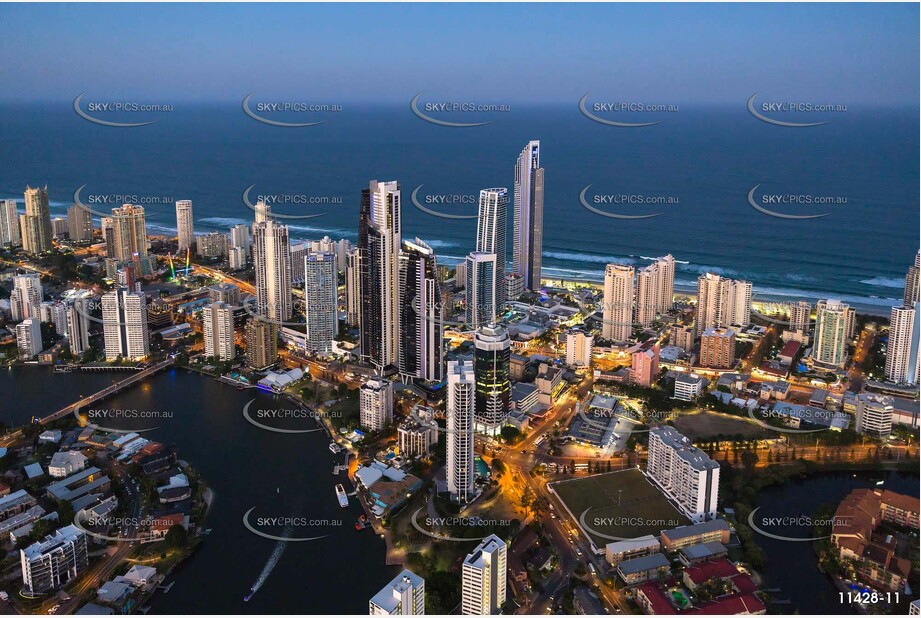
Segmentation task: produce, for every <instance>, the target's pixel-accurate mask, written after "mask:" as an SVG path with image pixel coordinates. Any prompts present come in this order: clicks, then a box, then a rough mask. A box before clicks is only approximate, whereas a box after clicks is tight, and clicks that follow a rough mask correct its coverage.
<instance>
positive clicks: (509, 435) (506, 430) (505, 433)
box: [501, 425, 521, 444]
mask: <svg viewBox="0 0 921 618" xmlns="http://www.w3.org/2000/svg"><path fill="white" fill-rule="evenodd" d="M501 433H502V439H503V440H505V441H506V442H507V443H509V444H514V443H515V442H517V441H518V438H519V436H521V432H520V431H518V428H517V427H512V426H511V425H505V426H504V427H503V428H502V429H501Z"/></svg>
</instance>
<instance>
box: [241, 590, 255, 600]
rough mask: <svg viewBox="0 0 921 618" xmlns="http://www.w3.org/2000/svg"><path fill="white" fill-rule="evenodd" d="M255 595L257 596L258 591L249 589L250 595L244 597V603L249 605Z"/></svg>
mask: <svg viewBox="0 0 921 618" xmlns="http://www.w3.org/2000/svg"><path fill="white" fill-rule="evenodd" d="M254 594H256V590H255V589H253V588H250V589H249V594H247V595H246V596H245V597H243V602H244V603H248V602H249V600H250V599H252V598H253V595H254Z"/></svg>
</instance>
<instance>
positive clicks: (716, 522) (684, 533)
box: [660, 519, 732, 552]
mask: <svg viewBox="0 0 921 618" xmlns="http://www.w3.org/2000/svg"><path fill="white" fill-rule="evenodd" d="M731 532H732V531H731V529H730V528H729V524H727V523H726V521H725V520H723V519H713V520H711V521H705V522H703V523H700V524H690V525H688V526H681V527H679V528H672V529H671V530H663V531H662V534H661V536H660V538H661V540H662V547H663V549H664V550H665V551H666V552H673V551H678V550H679V549H681V548H683V547H690V546H691V545H698V544H700V543H709V542H711V541H718V542H720V543H722V544H723V545H727V544H728V543H729V537H730V534H731Z"/></svg>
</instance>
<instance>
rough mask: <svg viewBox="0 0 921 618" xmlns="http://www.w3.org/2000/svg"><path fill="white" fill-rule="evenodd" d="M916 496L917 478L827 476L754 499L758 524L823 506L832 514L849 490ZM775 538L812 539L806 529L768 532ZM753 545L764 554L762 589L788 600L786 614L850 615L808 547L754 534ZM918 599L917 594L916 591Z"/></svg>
mask: <svg viewBox="0 0 921 618" xmlns="http://www.w3.org/2000/svg"><path fill="white" fill-rule="evenodd" d="M881 480H882V481H884V483H883V485H882V488H884V489H889V490H892V491H895V492H898V493H902V494H906V495H910V496H918V475H917V474H909V473H905V472H893V471H880V472H858V473H856V475H855V474H854V473H852V472H829V473H823V474H819V475H816V476H811V477H808V478H805V479H795V480H789V481H785V482H784V483H783V484H781V485H775V486H771V487H768V488H766V489H764V490H763V491H762V492H761V493H760V494H759V495H758V501H757V503H756V506H757V507H759V510H758V512H757V515H756V522H760V521H763V520H764V518H773V517H789V518H793V517H799V516H803V515H805V516H807V517H812V516H813V515H814V514H815V513H816V512H817V511H818V509H820V507H822V506H823V505H827V506H830V507H831V509H832V512H833V511H834V509H835V508H836V507H837V505H838V504H839V503H840V502H841V500H843V499H844V497H845V496H847V495H848V494H849V493H850V492H851V491H852V490H854V489H858V488H867V487H876V483H877V482H878V481H881ZM769 531H770V532H771V533H773V534H777V535H782V536H790V537H793V538H806V537H812V536H815V535H814V534H813V533H812V530H811V529H809V528H808V527H806V526H799V525H795V524H792V525H788V526H786V527H782V526H778V527H771V528H770V530H769ZM755 541H756V542H757V543H758V545H759V546H761V548H762V549H763V550H764V557H765V562H766V565H765V567H764V568H763V569H762V570H761V573H762V575H763V576H764V579H765V582H764V587H765V588H780V591H779V592H776V593H775V596H776V597H777V598H778V599H790V600H791V601H792V605H790V606H782V607H784V613H792V612H793V610H797V611H798V612H799V613H801V614H853V613H856V612H855V611H854V610H853V608H852V607H850V606H849V605H848V604H847V603H846V602H845V603H842V602H841V600H840V597H839V594H838V589H837V588H836V587H835V584H834V582H833V581H832V579H831V577H829V576H828V575H826V574H824V573H822V572H821V571H819V569H818V555H817V554H816V552H815V550H814V549H813V544H812V543H811V542H792V541H782V540H778V539H773V538H769V537H766V536H763V535H759V534H758V533H757V532H756V533H755ZM915 594H917V591H915Z"/></svg>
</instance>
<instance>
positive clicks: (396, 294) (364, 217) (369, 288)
mask: <svg viewBox="0 0 921 618" xmlns="http://www.w3.org/2000/svg"><path fill="white" fill-rule="evenodd" d="M400 212H401V211H400V185H399V184H398V183H397V181H395V180H391V181H389V182H378V181H376V180H372V181H371V185H370V186H369V187H368V188H367V189H365V190H363V191H362V195H361V209H360V212H359V220H358V252H359V261H360V274H359V276H360V278H361V286H360V287H361V318H360V323H361V355H362V357H364V358H366V359H368V360H369V361H370V362H371V363H372V364H373V365H376V366H377V367H379V368H381V369H383V368H384V367H386V366H388V365H393V364H396V363H397V361H398V359H399V357H400V338H399V332H400V264H399V258H400V244H401V242H402V231H401V230H402V223H401V215H400Z"/></svg>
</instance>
